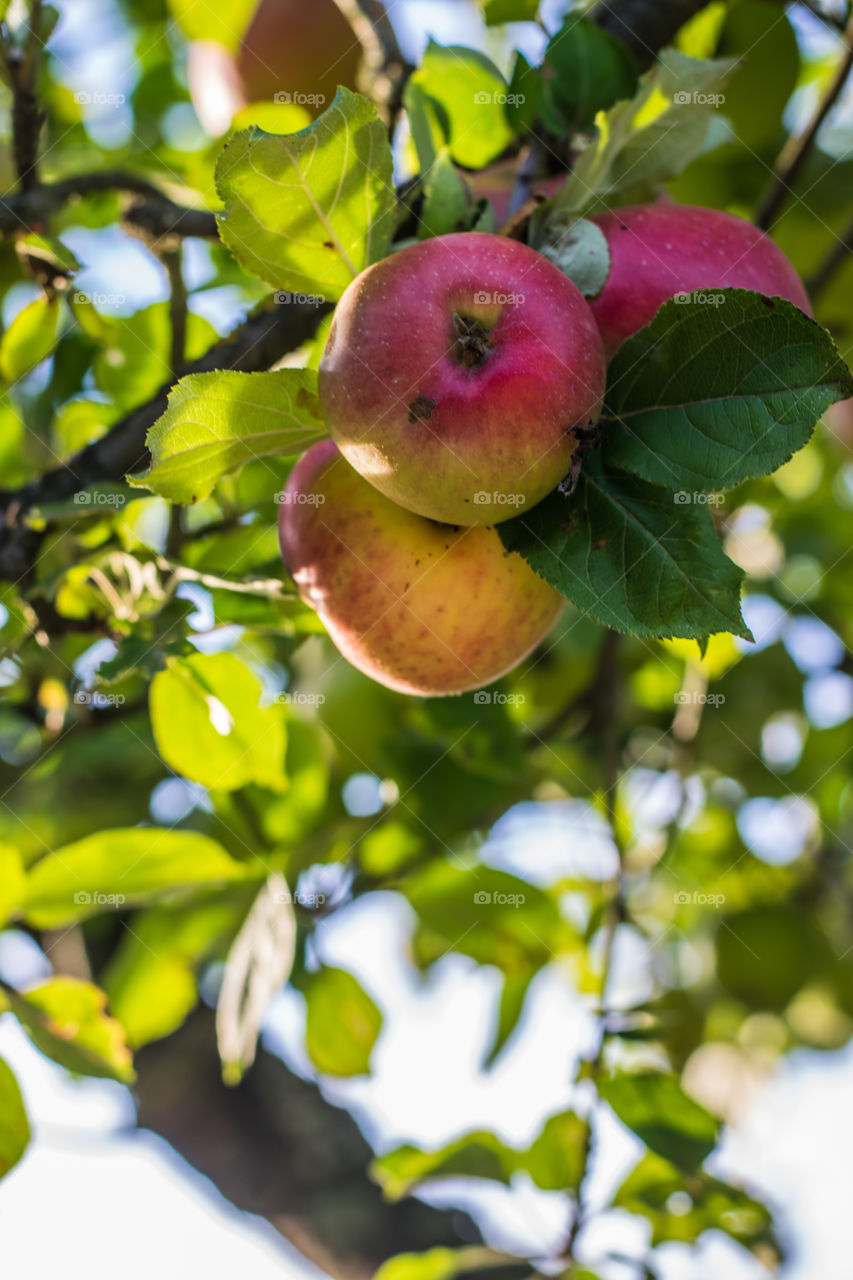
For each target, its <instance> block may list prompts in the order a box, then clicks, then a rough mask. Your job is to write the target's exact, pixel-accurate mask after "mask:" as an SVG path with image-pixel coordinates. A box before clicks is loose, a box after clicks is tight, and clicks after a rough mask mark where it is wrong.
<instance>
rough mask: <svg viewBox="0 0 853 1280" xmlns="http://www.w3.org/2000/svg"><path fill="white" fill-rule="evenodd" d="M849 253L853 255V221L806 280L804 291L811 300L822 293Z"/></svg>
mask: <svg viewBox="0 0 853 1280" xmlns="http://www.w3.org/2000/svg"><path fill="white" fill-rule="evenodd" d="M851 253H853V220H851V221H850V222H849V223H848V224H847V226H846V228H845V229H844V231H842V233H841V235H840V236H839V238H838V239H837V240H836V242H835V244H834V245H833V246H832V248H831V249H830V251H829V253H828V254H827V255H826V257H825V258H824V260H823V262H821V264H820V266H818V267H817V268H816V269H815V270H814V271H813V272H812V274H811V275H810V276H809V278H808V279H807V280H806V282H805V284H806V290H807V292H808V294H809V296H810V297H811V298H812V299H814V298H817V297H818V295H819V294H821V293H822V292H823V290H824V289H825V288H826V286H827V285H828V284H829V282H830V281H831V280H832V277H833V276H834V275H835V273H836V271H838V270H839V268H840V267H841V266H842V265H843V264H844V262H846V260H847V258H848V257H849V256H850V254H851Z"/></svg>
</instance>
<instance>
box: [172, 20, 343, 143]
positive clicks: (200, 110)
mask: <svg viewBox="0 0 853 1280" xmlns="http://www.w3.org/2000/svg"><path fill="white" fill-rule="evenodd" d="M361 53H362V49H361V45H360V44H359V42H358V40H357V38H356V36H355V34H354V33H353V30H352V28H351V26H350V25H349V23H348V22H347V20H346V18H345V17H344V15H343V14H342V13H341V11H340V9H339V8H338V6H337V5H336V4H335V0H260V3H259V4H258V5H257V8H256V9H255V11H254V14H253V16H252V18H251V20H250V22H249V25H248V27H247V28H246V31H245V34H244V35H243V38H242V40H241V41H240V44H239V45H238V47H237V50H236V51H235V52H231V51H230V50H229V49H226V48H225V46H224V45H221V44H219V43H217V42H216V41H214V40H194V41H193V42H192V43H191V44H190V48H189V60H188V67H187V72H188V77H189V86H190V95H191V97H192V101H193V106H194V107H195V111H196V115H197V116H198V118H199V120H200V121H201V123H202V125H203V126H204V128H205V129H206V130H207V132H208V133H210V134H213V135H214V136H215V137H217V136H218V135H219V134H221V133H225V131H226V130H227V129H229V128H230V126H231V121H232V120H233V118H234V116H235V115H236V114H237V112H238V111H241V110H242V109H243V108H244V107H245V106H247V105H248V104H249V103H253V102H265V101H270V100H273V101H283V102H293V103H296V104H297V105H300V106H303V107H305V109H306V110H307V111H308V112H309V113H310V115H312V116H318V115H319V114H320V112H321V111H323V110H324V109H325V108H326V107H328V105H329V104H330V102H331V101H332V99H333V98H334V96H335V93H336V91H337V88H338V85H341V84H343V85H346V86H347V88H351V89H354V88H355V87H356V76H357V74H358V69H359V63H360V61H361Z"/></svg>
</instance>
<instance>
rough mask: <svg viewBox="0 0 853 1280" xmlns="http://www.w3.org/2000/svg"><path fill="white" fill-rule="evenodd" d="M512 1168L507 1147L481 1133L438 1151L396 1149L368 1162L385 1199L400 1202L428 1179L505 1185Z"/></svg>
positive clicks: (466, 1136)
mask: <svg viewBox="0 0 853 1280" xmlns="http://www.w3.org/2000/svg"><path fill="white" fill-rule="evenodd" d="M513 1167H514V1160H513V1153H512V1152H511V1151H510V1150H509V1148H508V1147H505V1146H504V1145H503V1143H502V1142H500V1141H499V1139H498V1138H496V1137H495V1135H494V1134H493V1133H489V1132H487V1131H486V1130H483V1131H482V1132H477V1133H468V1134H466V1135H465V1136H464V1137H463V1138H457V1139H456V1141H455V1142H451V1143H448V1145H447V1146H445V1147H441V1148H439V1150H437V1151H421V1150H420V1149H419V1148H418V1147H413V1146H408V1145H407V1146H402V1147H397V1148H396V1150H394V1151H389V1152H388V1153H387V1154H386V1155H383V1156H379V1157H378V1158H377V1159H376V1160H374V1161H373V1162H372V1163H371V1165H370V1176H371V1177H372V1178H373V1179H374V1181H376V1182H378V1183H379V1185H380V1186H381V1187H382V1191H383V1194H384V1195H385V1196H386V1198H387V1199H388V1200H402V1198H403V1197H404V1196H407V1195H409V1194H410V1193H411V1191H412V1190H413V1189H414V1188H415V1187H416V1186H418V1184H419V1183H421V1182H424V1181H425V1180H426V1179H427V1178H489V1179H491V1180H492V1181H493V1182H502V1183H505V1184H507V1185H508V1184H509V1180H510V1177H511V1175H512V1171H513Z"/></svg>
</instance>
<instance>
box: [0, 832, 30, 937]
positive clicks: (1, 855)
mask: <svg viewBox="0 0 853 1280" xmlns="http://www.w3.org/2000/svg"><path fill="white" fill-rule="evenodd" d="M26 887H27V882H26V876H25V873H24V863H23V861H22V859H21V855H20V853H19V852H18V850H17V849H16V848H15V846H14V845H11V844H0V929H2V927H3V925H4V924H5V923H6V921H7V920H8V919H9V917H10V916H12V915H14V914H15V913H16V912H17V910H18V908H19V907H20V906H21V904H22V903H23V901H24V897H25V896H26Z"/></svg>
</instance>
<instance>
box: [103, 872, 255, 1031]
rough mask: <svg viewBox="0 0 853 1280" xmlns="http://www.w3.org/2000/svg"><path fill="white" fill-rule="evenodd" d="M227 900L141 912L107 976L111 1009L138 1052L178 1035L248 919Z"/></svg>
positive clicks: (239, 903) (237, 899)
mask: <svg viewBox="0 0 853 1280" xmlns="http://www.w3.org/2000/svg"><path fill="white" fill-rule="evenodd" d="M244 893H245V891H244V890H241V891H240V892H239V893H238V894H236V895H235V894H234V892H233V891H232V892H231V893H229V895H228V897H227V898H224V897H217V898H214V899H213V900H211V901H209V902H201V903H196V902H193V903H191V904H189V905H184V906H171V905H170V906H161V907H149V908H147V909H146V910H144V911H140V912H137V914H136V915H135V916H134V919H133V929H132V931H131V930H126V931H125V932H124V933H123V935H122V938H121V942H120V943H119V946H118V948H117V949H116V950H115V951H114V953H113V955H112V957H111V959H110V963H109V965H108V966H107V969H106V970H105V972H104V975H103V984H104V989H105V991H106V993H107V995H108V997H109V1001H110V1006H111V1008H112V1010H113V1012H114V1013H115V1015H116V1017H117V1018H118V1019H119V1021H120V1022H121V1024H122V1026H123V1027H124V1028H125V1031H126V1032H127V1039H128V1043H129V1044H130V1045H131V1046H132V1047H133V1048H135V1049H138V1048H140V1047H141V1046H142V1045H144V1044H148V1043H149V1041H151V1040H159V1039H160V1038H161V1037H163V1036H167V1035H171V1033H172V1032H173V1031H176V1030H177V1029H178V1027H179V1026H180V1025H181V1023H182V1022H183V1021H184V1019H185V1018H186V1017H187V1015H188V1014H189V1013H191V1012H192V1010H193V1009H194V1007H195V1004H196V1001H197V999H198V992H197V975H198V972H199V969H200V967H201V966H202V965H203V964H204V962H205V961H206V960H207V959H210V958H213V957H215V956H217V955H219V954H220V953H221V950H222V947H223V945H224V944H225V943H226V942H227V940H228V939H229V938H230V937H231V935H232V934H233V932H234V930H235V929H236V928H237V927H238V925H239V923H240V921H241V919H242V918H243V915H244V913H245V909H246V904H245V903H244V902H243V897H244Z"/></svg>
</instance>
